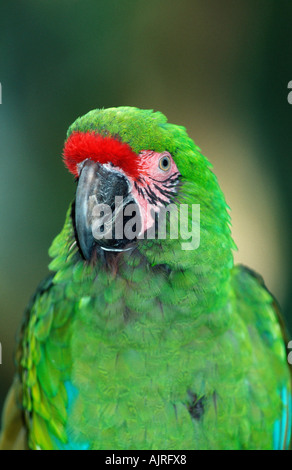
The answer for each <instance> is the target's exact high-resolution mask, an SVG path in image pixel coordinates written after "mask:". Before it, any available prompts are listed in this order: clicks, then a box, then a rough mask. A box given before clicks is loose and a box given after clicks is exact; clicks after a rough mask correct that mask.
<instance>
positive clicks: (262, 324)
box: [0, 107, 292, 450]
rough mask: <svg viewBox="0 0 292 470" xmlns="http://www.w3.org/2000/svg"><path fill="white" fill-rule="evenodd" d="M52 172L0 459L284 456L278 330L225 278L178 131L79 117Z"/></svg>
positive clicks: (189, 148)
mask: <svg viewBox="0 0 292 470" xmlns="http://www.w3.org/2000/svg"><path fill="white" fill-rule="evenodd" d="M63 159H64V162H65V165H66V167H67V168H68V170H69V171H70V172H71V173H72V174H73V175H74V177H75V179H76V185H77V187H76V194H75V197H74V200H73V201H72V202H71V203H70V205H69V209H68V211H67V214H66V218H65V224H64V227H63V229H62V231H61V233H60V234H59V235H58V236H57V237H56V238H55V240H54V241H53V243H52V245H51V247H50V250H49V254H50V257H51V258H52V261H51V263H50V265H49V269H50V274H49V276H48V277H47V278H46V279H45V280H44V281H43V282H42V283H41V284H40V286H39V287H38V289H37V291H36V293H35V295H34V296H33V298H32V299H31V301H30V303H29V305H28V308H27V309H26V311H25V314H24V319H23V323H22V326H21V330H20V333H19V339H18V346H17V352H16V357H15V361H16V373H15V379H14V382H13V384H12V386H11V389H10V392H9V394H8V397H7V400H6V404H5V407H4V412H3V420H2V434H1V439H0V447H1V448H2V449H8V448H9V449H62V450H64V449H78V450H81V449H83V450H87V449H123V450H126V449H138V450H139V449H140V450H141V449H143V450H144V449H145V450H146V449H152V450H153V449H165V450H167V449H169V450H175V449H177V450H179V449H200V450H202V449H227V450H232V449H277V450H278V449H288V448H289V446H290V442H291V426H292V423H291V419H292V418H291V417H292V400H291V371H290V367H289V364H288V361H287V344H288V339H287V338H288V337H287V333H286V328H285V326H284V323H283V321H282V319H281V314H280V311H279V307H278V304H277V301H276V300H275V298H274V297H273V295H272V294H271V293H270V292H269V291H268V289H267V288H266V286H265V284H264V281H263V279H262V278H261V276H260V275H258V274H257V273H255V272H254V271H252V270H251V269H249V268H247V267H244V266H242V265H235V264H234V261H233V251H234V249H235V248H236V247H235V243H234V241H233V239H232V236H231V229H230V215H229V208H228V206H227V204H226V201H225V198H224V195H223V193H222V191H221V189H220V187H219V184H218V181H217V178H216V176H215V174H214V173H213V171H212V167H211V165H210V163H209V162H208V160H207V159H206V158H205V157H204V156H203V155H202V153H201V151H200V149H199V148H198V146H196V144H195V143H194V142H193V140H192V139H191V138H190V137H189V136H188V134H187V132H186V129H185V128H184V127H182V126H178V125H174V124H170V123H169V122H168V121H167V119H166V117H165V116H164V115H163V114H162V113H160V112H153V111H152V110H142V109H138V108H134V107H117V108H109V109H95V110H92V111H90V112H89V113H87V114H86V115H84V116H82V117H79V118H78V119H77V120H76V121H75V122H74V123H73V124H72V125H71V126H70V127H69V129H68V132H67V137H66V140H65V144H64V150H63ZM194 208H195V209H197V210H193V209H194ZM198 208H199V210H198ZM194 213H195V217H194ZM162 215H163V217H162ZM183 215H184V217H182V216H183ZM131 216H132V217H131ZM161 220H162V221H164V222H165V231H164V230H161V227H162V226H163V224H161V226H160V225H159V223H160V221H161ZM126 226H127V230H126ZM173 226H175V227H174V228H173ZM172 229H173V232H171V230H172ZM126 232H127V233H126Z"/></svg>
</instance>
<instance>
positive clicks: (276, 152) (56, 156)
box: [0, 0, 292, 409]
mask: <svg viewBox="0 0 292 470" xmlns="http://www.w3.org/2000/svg"><path fill="white" fill-rule="evenodd" d="M0 23H1V27H0V38H1V42H0V52H1V54H0V57H1V63H0V82H1V84H2V104H1V105H0V151H1V171H0V191H1V198H0V214H1V231H0V241H1V243H0V260H1V263H0V294H1V295H0V342H1V344H2V365H0V409H1V406H2V402H3V399H4V395H5V394H6V392H7V389H8V387H9V384H10V382H11V380H12V376H13V359H12V357H13V348H14V342H15V341H14V339H15V334H16V331H17V328H18V326H19V324H20V321H21V317H22V313H23V310H24V308H25V305H26V303H27V301H28V300H29V298H30V296H31V294H32V293H33V292H34V290H35V288H36V286H37V284H38V283H39V281H40V280H41V279H42V278H43V277H44V276H45V275H46V274H47V264H48V261H49V258H48V255H47V251H48V247H49V245H50V243H51V241H52V239H53V238H54V236H55V235H56V234H57V233H58V232H59V231H60V229H61V227H62V223H63V221H64V216H65V211H66V208H67V207H68V204H69V201H70V200H71V199H72V197H73V194H74V187H75V185H74V182H73V180H72V177H71V176H70V175H69V173H68V172H67V171H66V169H65V168H64V166H63V163H62V160H61V153H62V146H63V142H64V139H65V133H66V130H67V128H68V126H69V125H70V123H71V122H73V121H74V120H75V119H76V118H77V117H78V116H79V115H82V114H84V113H86V112H87V111H89V110H90V109H93V108H97V107H109V106H119V105H130V106H138V107H142V108H151V109H155V110H160V111H162V112H163V113H165V114H166V115H167V116H168V119H169V121H170V122H174V123H176V124H182V125H185V126H186V127H187V129H188V131H189V134H190V135H191V136H192V138H193V139H194V140H195V141H196V143H197V144H198V145H199V146H200V147H201V149H202V151H203V153H204V154H205V155H206V156H207V157H208V158H209V160H210V161H211V162H212V164H213V165H214V171H215V173H216V174H217V176H218V179H219V182H220V184H221V187H222V189H223V191H224V193H225V195H226V199H227V202H228V204H229V205H230V207H231V209H232V220H233V234H234V238H235V241H236V243H237V245H238V248H239V251H238V252H237V253H236V254H235V259H236V261H237V262H238V261H240V262H243V263H245V264H247V265H249V266H250V267H252V268H254V269H256V270H257V271H259V272H260V273H261V274H262V275H263V277H264V279H265V281H266V284H267V286H268V287H269V288H270V290H272V292H273V293H274V294H275V295H276V296H277V298H278V300H279V302H280V304H281V306H282V309H283V311H284V314H285V316H286V318H287V321H288V323H289V325H290V331H292V309H291V307H292V295H291V288H290V286H291V278H292V268H291V251H290V237H291V206H292V189H291V186H292V185H291V174H292V172H291V170H292V163H291V157H292V155H291V149H292V132H291V124H292V106H291V105H289V104H288V101H287V96H288V89H287V85H288V82H289V81H290V80H292V55H291V41H292V28H291V24H292V2H291V0H287V1H284V0H281V1H280V0H277V1H276V0H257V2H254V1H253V0H237V1H236V2H235V1H231V0H221V1H218V0H179V1H173V0H131V1H130V0H103V1H102V0H95V1H93V0H92V1H89V0H82V1H81V0H79V1H78V0H75V1H74V0H58V1H57V0H50V1H40V0H38V1H37V0H34V1H32V0H25V1H21V2H20V1H17V2H16V1H13V0H12V1H9V2H3V1H2V2H1V4H0Z"/></svg>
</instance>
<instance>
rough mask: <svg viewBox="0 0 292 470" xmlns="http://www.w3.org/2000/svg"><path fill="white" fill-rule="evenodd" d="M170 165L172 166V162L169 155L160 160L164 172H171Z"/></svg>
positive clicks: (160, 166)
mask: <svg viewBox="0 0 292 470" xmlns="http://www.w3.org/2000/svg"><path fill="white" fill-rule="evenodd" d="M170 164H171V161H170V158H169V156H168V155H164V156H163V157H161V158H160V160H159V168H160V169H161V170H163V171H167V170H169V168H170Z"/></svg>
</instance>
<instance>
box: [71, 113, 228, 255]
mask: <svg viewBox="0 0 292 470" xmlns="http://www.w3.org/2000/svg"><path fill="white" fill-rule="evenodd" d="M63 157H64V162H65V165H66V166H67V168H68V169H69V171H70V172H71V173H72V174H73V175H74V176H75V177H76V179H77V190H76V199H75V205H74V214H73V219H74V227H75V233H76V238H77V243H78V245H79V248H80V252H81V254H82V256H83V258H84V259H85V260H87V261H91V260H92V259H96V258H97V257H100V256H103V257H105V256H115V255H117V254H118V253H121V252H126V251H130V250H132V249H135V248H137V247H138V246H139V248H141V247H144V251H145V246H146V248H147V249H148V255H149V253H150V252H149V249H150V248H151V249H152V251H153V249H154V251H155V243H157V245H156V247H157V246H159V249H160V248H161V243H165V244H166V243H169V242H170V241H169V240H163V241H162V240H160V239H157V223H158V222H157V221H158V219H159V216H160V214H161V213H162V212H163V210H164V209H165V208H166V207H169V205H171V204H175V205H176V207H179V206H180V205H181V204H184V205H187V206H188V207H189V206H192V205H193V204H200V205H201V207H202V206H204V207H205V214H204V215H205V218H204V223H203V226H202V227H201V228H203V231H205V227H204V225H205V222H206V223H207V222H208V223H209V224H210V218H212V217H214V221H213V222H214V225H216V223H215V220H216V219H217V220H219V221H220V218H221V222H222V230H223V231H224V230H225V232H226V234H227V236H228V234H229V228H228V229H227V228H226V226H228V215H227V213H226V203H225V200H224V196H223V194H222V192H221V190H220V188H219V185H218V183H217V180H216V177H215V175H214V174H213V173H212V172H211V171H210V164H209V162H208V161H207V160H206V159H205V157H203V156H202V155H201V153H200V149H199V148H198V147H197V146H196V145H195V144H194V142H193V141H192V140H191V139H190V138H189V136H188V135H187V132H186V130H185V128H184V127H182V126H177V125H173V124H170V123H168V122H167V119H166V117H165V116H164V115H163V114H162V113H160V112H153V111H151V110H141V109H138V108H133V107H119V108H108V109H96V110H93V111H90V112H89V113H87V114H86V115H85V116H82V117H80V118H78V119H77V120H76V121H75V122H74V123H73V124H72V125H71V126H70V127H69V129H68V133H67V139H66V142H65V146H64V151H63ZM219 210H220V212H218V211H219ZM164 214H165V213H164ZM219 214H220V217H219ZM189 217H191V211H190V215H189ZM217 226H218V223H217ZM151 230H152V232H151ZM153 230H154V232H153ZM210 230H211V228H209V231H210ZM217 230H218V227H217ZM149 232H151V233H152V235H153V233H154V234H155V235H154V237H153V236H151V237H149V236H148V235H147V234H149ZM180 237H181V234H180V233H179V234H178V237H177V239H176V240H175V241H172V243H177V241H178V240H179V239H180ZM147 242H148V246H147ZM150 251H151V250H150ZM156 257H157V251H156ZM152 258H153V257H152ZM152 262H153V259H152ZM152 264H153V263H152Z"/></svg>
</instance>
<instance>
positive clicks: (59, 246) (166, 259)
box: [49, 208, 235, 330]
mask: <svg viewBox="0 0 292 470" xmlns="http://www.w3.org/2000/svg"><path fill="white" fill-rule="evenodd" d="M205 209H206V211H205V215H206V212H207V209H208V208H205ZM208 210H209V209H208ZM209 211H210V210H209ZM211 212H212V211H211ZM207 215H208V217H207V218H205V217H201V231H200V244H199V246H198V247H197V249H195V250H182V249H179V250H177V248H178V247H179V244H180V243H181V241H182V240H169V241H168V240H164V241H163V242H166V245H163V248H164V249H162V246H161V244H159V243H157V240H149V241H145V243H142V244H141V246H140V244H139V249H135V250H133V251H131V252H130V251H128V252H124V253H122V254H121V255H119V257H118V258H117V261H116V266H115V268H114V269H112V268H111V266H108V265H106V264H105V263H104V260H101V259H97V260H96V262H95V263H94V264H93V263H91V264H90V263H87V262H85V261H84V259H83V258H82V256H81V254H80V251H79V249H78V246H77V243H76V241H75V234H74V227H73V223H72V217H71V209H69V211H68V213H67V217H66V222H65V225H64V228H63V230H62V232H61V233H60V234H59V235H58V236H57V237H56V239H55V240H54V242H53V244H52V246H51V248H50V251H49V254H50V256H51V257H52V258H53V261H52V262H51V263H50V266H49V268H50V269H51V270H52V271H56V275H55V278H54V282H55V283H64V285H66V286H68V287H66V290H67V291H68V292H71V293H70V295H72V296H73V298H74V299H75V301H76V302H77V301H78V302H82V301H83V300H84V299H86V302H88V301H89V300H88V299H94V298H97V299H98V309H100V311H103V312H107V314H108V315H110V318H107V321H106V328H107V329H110V328H111V327H112V328H113V329H114V330H116V329H119V328H122V327H124V325H125V323H127V322H128V321H129V320H130V319H134V318H138V317H139V316H140V315H142V316H145V315H146V316H149V315H150V316H151V315H157V314H158V312H159V315H162V316H163V318H165V319H167V318H168V319H174V318H175V317H177V318H178V317H181V316H183V317H192V319H195V318H200V317H201V319H202V318H206V321H208V325H209V324H210V318H211V317H212V318H213V319H216V322H217V323H218V325H217V326H218V327H219V326H220V325H219V323H220V322H219V318H221V319H222V320H223V318H225V320H226V321H227V318H226V315H227V311H228V307H227V304H228V301H229V298H230V271H231V268H232V266H233V256H232V248H234V246H235V245H234V243H233V241H232V238H231V236H230V229H229V226H228V224H226V223H225V222H226V220H225V221H224V220H221V222H220V223H221V226H220V224H218V225H216V226H215V227H214V224H212V223H210V220H212V218H211V219H210V217H211V216H212V214H207ZM225 217H227V216H225ZM151 242H152V243H151ZM167 242H169V243H167ZM69 286H70V287H69ZM68 295H69V294H68ZM84 302H85V300H84ZM86 302H85V303H86ZM92 310H93V313H94V308H93V309H92ZM221 310H222V311H223V313H224V315H220V311H221ZM107 314H105V315H107ZM94 315H95V317H96V314H94ZM227 316H228V315H227ZM207 317H208V319H207ZM225 320H224V321H225ZM94 321H95V322H96V321H97V319H96V318H95V320H94ZM224 321H223V322H224ZM216 322H215V323H216ZM217 323H216V324H217ZM104 325H105V323H104V316H102V319H100V327H101V328H103V327H105V326H104ZM221 326H222V325H221Z"/></svg>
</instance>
